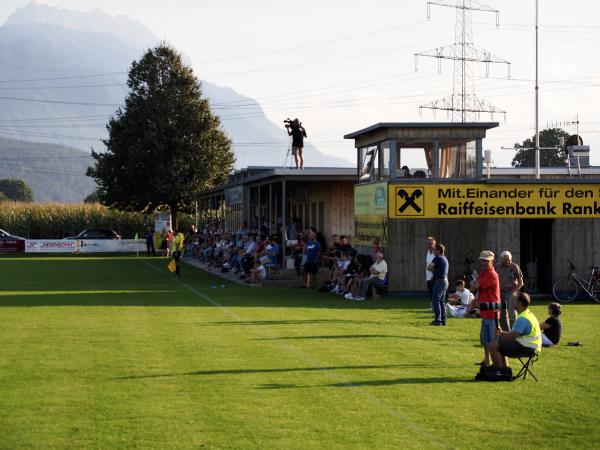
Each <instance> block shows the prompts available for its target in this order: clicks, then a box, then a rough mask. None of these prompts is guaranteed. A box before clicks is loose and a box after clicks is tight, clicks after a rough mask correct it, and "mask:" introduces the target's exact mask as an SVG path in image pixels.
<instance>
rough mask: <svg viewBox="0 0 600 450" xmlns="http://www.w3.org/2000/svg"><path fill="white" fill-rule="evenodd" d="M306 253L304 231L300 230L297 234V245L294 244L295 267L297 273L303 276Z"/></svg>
mask: <svg viewBox="0 0 600 450" xmlns="http://www.w3.org/2000/svg"><path fill="white" fill-rule="evenodd" d="M303 254H304V233H302V232H300V233H298V234H297V235H296V245H294V269H296V275H298V276H299V277H301V276H302V266H303V265H304V264H303V262H302V257H303Z"/></svg>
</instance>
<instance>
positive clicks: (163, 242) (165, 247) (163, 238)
mask: <svg viewBox="0 0 600 450" xmlns="http://www.w3.org/2000/svg"><path fill="white" fill-rule="evenodd" d="M168 237H169V232H168V231H167V229H166V228H163V229H162V231H161V232H160V252H161V253H162V255H163V256H169V244H168Z"/></svg>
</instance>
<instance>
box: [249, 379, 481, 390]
mask: <svg viewBox="0 0 600 450" xmlns="http://www.w3.org/2000/svg"><path fill="white" fill-rule="evenodd" d="M472 381H473V379H472V378H459V377H430V378H424V377H406V378H393V379H390V380H367V381H348V382H341V383H331V384H315V385H311V386H302V385H295V384H277V383H273V384H261V385H259V386H257V387H256V389H310V388H324V387H336V388H357V387H380V386H395V385H400V384H443V383H471V382H472Z"/></svg>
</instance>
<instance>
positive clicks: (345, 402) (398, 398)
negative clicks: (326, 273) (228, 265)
mask: <svg viewBox="0 0 600 450" xmlns="http://www.w3.org/2000/svg"><path fill="white" fill-rule="evenodd" d="M165 265H166V260H164V259H145V258H139V259H137V258H131V257H129V258H127V257H113V258H107V257H97V258H96V257H81V256H78V257H59V258H47V257H46V258H10V257H5V258H1V259H0V330H1V332H0V349H1V350H0V380H1V382H0V447H1V448H6V449H19V448H44V449H46V448H144V449H146V448H160V449H165V448H177V449H182V448H200V447H206V448H340V449H353V448H377V449H379V448H436V447H452V448H524V447H526V448H534V447H535V448H551V447H552V448H586V447H587V448H592V447H597V446H598V445H599V443H600V431H599V429H598V426H597V422H598V412H597V405H598V403H600V381H599V380H600V376H599V375H600V370H599V365H600V359H599V358H598V355H597V349H598V345H599V333H598V323H600V307H599V306H598V305H596V304H587V303H586V304H578V305H568V306H566V307H565V308H564V318H563V324H564V330H565V331H564V336H563V339H564V341H565V342H566V341H568V340H579V341H582V342H583V343H584V345H583V346H582V347H566V346H564V345H560V346H559V347H557V348H554V349H549V350H544V351H543V352H542V355H541V357H540V360H539V362H538V363H537V364H536V366H535V368H534V370H535V372H536V374H537V375H538V378H539V380H540V381H539V382H538V383H536V382H535V381H533V380H529V379H528V380H525V381H519V382H515V383H475V382H472V381H471V380H472V378H473V375H474V374H475V371H476V367H475V366H474V365H473V364H474V362H476V361H478V360H480V359H481V353H482V352H481V349H480V348H479V347H478V345H477V344H478V330H479V322H478V321H477V320H450V321H449V326H448V327H445V328H441V327H430V326H428V323H429V321H430V320H431V313H429V312H428V311H427V305H426V303H427V302H426V301H424V300H409V299H383V300H380V301H377V302H364V303H356V302H347V301H343V300H341V299H340V297H338V296H333V295H331V294H318V293H316V292H314V291H303V290H299V289H257V288H244V287H240V286H233V285H228V286H227V287H226V288H225V289H221V288H218V289H211V285H212V284H213V281H214V279H213V278H212V277H211V276H210V275H207V274H205V273H203V272H201V271H199V270H196V269H193V268H191V267H188V266H185V265H184V267H183V277H182V279H181V282H180V281H178V280H176V279H175V278H174V277H172V275H171V274H170V273H168V272H167V270H166V268H165ZM220 284H221V283H220V282H219V283H218V285H220ZM533 310H534V312H535V313H536V314H537V315H538V317H539V318H540V319H543V318H544V317H545V305H536V306H535V307H534V308H533Z"/></svg>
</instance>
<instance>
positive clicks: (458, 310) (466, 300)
mask: <svg viewBox="0 0 600 450" xmlns="http://www.w3.org/2000/svg"><path fill="white" fill-rule="evenodd" d="M454 286H455V287H456V292H454V293H453V294H450V295H449V296H448V303H447V304H446V308H447V309H448V314H449V315H451V316H452V317H467V308H468V307H469V304H470V303H471V302H472V301H473V299H474V298H475V296H474V295H473V294H472V293H471V291H469V290H468V289H467V288H465V281H464V280H458V281H457V282H456V283H455V284H454Z"/></svg>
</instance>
